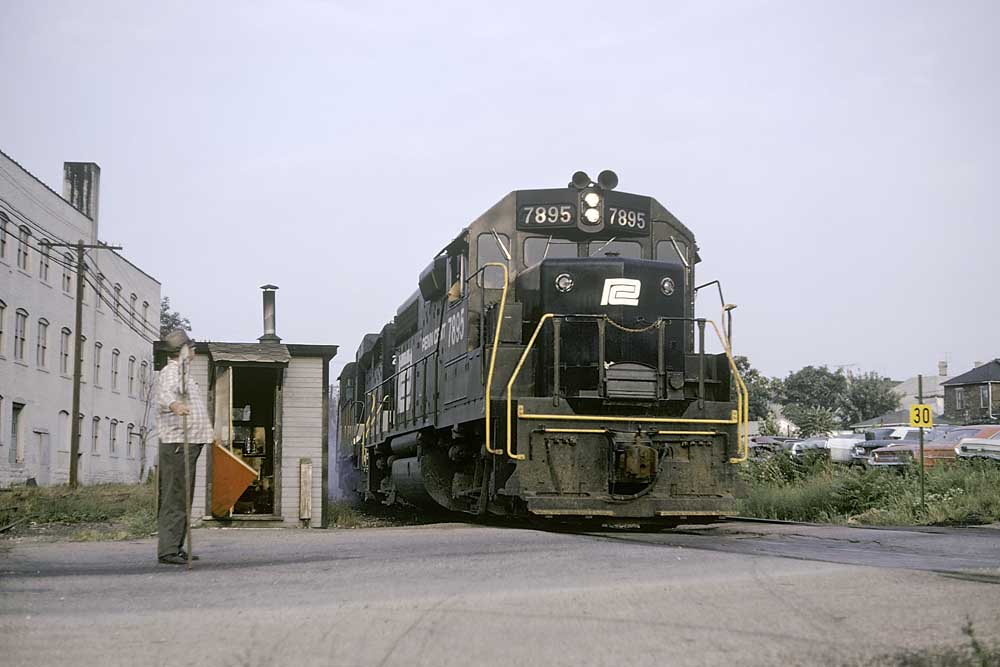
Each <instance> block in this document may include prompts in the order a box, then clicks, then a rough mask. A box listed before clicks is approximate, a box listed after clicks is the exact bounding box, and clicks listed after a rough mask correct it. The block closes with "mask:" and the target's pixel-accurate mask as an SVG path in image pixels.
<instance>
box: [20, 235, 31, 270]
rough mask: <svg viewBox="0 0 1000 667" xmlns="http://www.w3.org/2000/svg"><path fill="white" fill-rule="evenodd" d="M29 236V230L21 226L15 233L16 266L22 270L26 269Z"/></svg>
mask: <svg viewBox="0 0 1000 667" xmlns="http://www.w3.org/2000/svg"><path fill="white" fill-rule="evenodd" d="M30 238H31V230H30V229H28V228H27V227H21V231H20V233H19V234H18V235H17V268H19V269H21V270H22V271H27V270H28V240H29V239H30Z"/></svg>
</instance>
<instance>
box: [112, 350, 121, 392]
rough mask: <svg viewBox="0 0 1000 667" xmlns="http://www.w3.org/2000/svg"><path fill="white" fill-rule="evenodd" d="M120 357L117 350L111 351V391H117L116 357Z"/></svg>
mask: <svg viewBox="0 0 1000 667" xmlns="http://www.w3.org/2000/svg"><path fill="white" fill-rule="evenodd" d="M121 355H122V353H121V352H119V351H118V350H111V391H118V357H120V356H121Z"/></svg>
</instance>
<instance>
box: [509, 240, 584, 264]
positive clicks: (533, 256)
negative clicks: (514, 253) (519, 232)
mask: <svg viewBox="0 0 1000 667" xmlns="http://www.w3.org/2000/svg"><path fill="white" fill-rule="evenodd" d="M576 256H577V252H576V241H567V240H566V239H554V238H552V237H549V236H544V237H543V236H531V237H528V238H526V239H524V252H523V253H521V259H522V260H523V261H524V265H525V266H533V265H535V264H538V263H539V262H540V261H542V260H543V259H548V258H550V257H553V258H559V259H566V258H568V257H576Z"/></svg>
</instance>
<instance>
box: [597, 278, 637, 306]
mask: <svg viewBox="0 0 1000 667" xmlns="http://www.w3.org/2000/svg"><path fill="white" fill-rule="evenodd" d="M641 289H642V283H641V282H639V281H638V280H635V279H633V278H606V279H605V280H604V293H603V294H601V305H602V306H638V305H639V290H641Z"/></svg>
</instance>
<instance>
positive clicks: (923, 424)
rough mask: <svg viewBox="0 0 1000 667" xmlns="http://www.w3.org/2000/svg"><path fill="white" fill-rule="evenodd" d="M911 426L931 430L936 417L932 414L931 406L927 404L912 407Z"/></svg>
mask: <svg viewBox="0 0 1000 667" xmlns="http://www.w3.org/2000/svg"><path fill="white" fill-rule="evenodd" d="M910 426H914V427H916V428H931V427H932V426H934V416H933V413H931V406H929V405H927V404H926V403H918V404H916V405H911V406H910Z"/></svg>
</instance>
